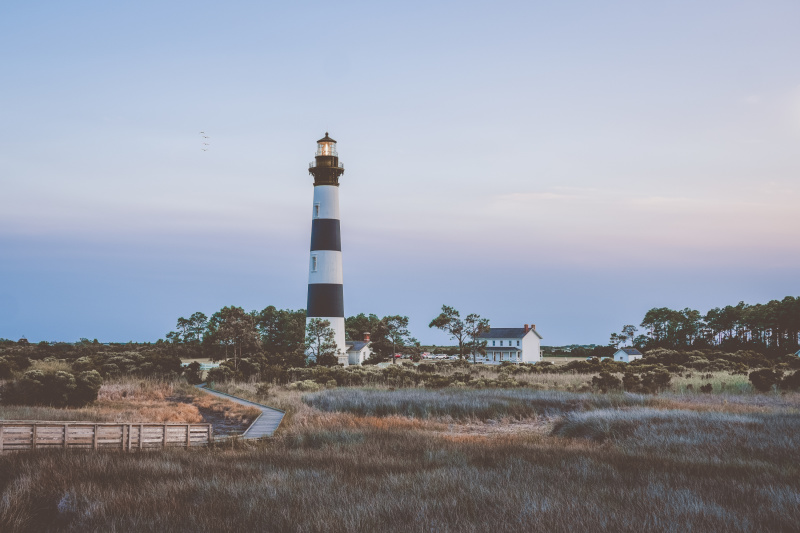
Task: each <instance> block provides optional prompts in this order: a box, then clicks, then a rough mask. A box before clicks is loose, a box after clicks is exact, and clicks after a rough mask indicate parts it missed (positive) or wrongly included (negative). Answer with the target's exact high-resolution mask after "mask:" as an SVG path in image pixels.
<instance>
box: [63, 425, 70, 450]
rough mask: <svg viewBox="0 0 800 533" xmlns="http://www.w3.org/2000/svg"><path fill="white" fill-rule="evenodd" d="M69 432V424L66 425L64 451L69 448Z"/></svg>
mask: <svg viewBox="0 0 800 533" xmlns="http://www.w3.org/2000/svg"><path fill="white" fill-rule="evenodd" d="M68 432H69V424H67V423H64V449H67V448H68V446H67V436H68V434H69V433H68Z"/></svg>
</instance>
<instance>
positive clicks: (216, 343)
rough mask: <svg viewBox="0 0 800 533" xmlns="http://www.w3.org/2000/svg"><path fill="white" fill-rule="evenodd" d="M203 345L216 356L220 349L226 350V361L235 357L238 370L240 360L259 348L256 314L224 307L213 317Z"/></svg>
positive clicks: (237, 308) (235, 365) (239, 308)
mask: <svg viewBox="0 0 800 533" xmlns="http://www.w3.org/2000/svg"><path fill="white" fill-rule="evenodd" d="M203 343H204V344H205V345H206V346H208V347H211V348H212V350H213V351H212V353H213V354H215V355H216V354H218V352H217V349H218V347H222V348H224V358H225V360H226V361H227V360H228V358H229V357H230V356H233V361H234V367H235V368H238V361H239V359H240V358H242V357H243V356H244V354H245V353H248V352H252V351H256V350H257V349H258V347H259V343H260V339H259V335H258V330H257V329H256V317H255V314H254V313H246V312H245V311H244V309H242V308H241V307H234V306H231V307H223V308H222V309H220V310H219V311H217V312H216V313H214V314H213V315H211V319H210V320H209V321H208V331H207V332H206V334H205V335H204V336H203ZM220 351H221V350H220ZM213 358H214V359H216V357H213Z"/></svg>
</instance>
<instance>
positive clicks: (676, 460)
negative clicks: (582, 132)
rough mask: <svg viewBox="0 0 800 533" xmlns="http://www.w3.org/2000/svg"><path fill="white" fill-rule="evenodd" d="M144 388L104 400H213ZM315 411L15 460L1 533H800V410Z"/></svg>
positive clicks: (289, 407)
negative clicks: (232, 431)
mask: <svg viewBox="0 0 800 533" xmlns="http://www.w3.org/2000/svg"><path fill="white" fill-rule="evenodd" d="M231 387H239V388H241V389H242V390H248V391H249V392H248V394H255V386H250V385H239V384H235V385H231ZM144 389H145V390H143V391H140V390H138V389H136V390H132V389H126V388H125V387H120V388H118V389H109V390H108V391H107V396H106V400H107V401H120V402H121V401H127V398H129V397H131V396H133V397H135V398H137V400H136V401H140V400H141V401H145V402H146V401H160V400H158V395H159V394H161V393H163V394H165V396H164V400H165V401H166V400H167V399H168V398H171V397H173V395H174V396H182V395H184V394H186V395H191V396H192V397H194V394H198V395H202V394H203V393H201V392H199V391H194V390H184V389H182V388H180V387H178V388H177V389H173V390H172V391H171V392H169V391H168V390H166V389H159V387H158V386H155V385H153V386H152V387H149V386H146V387H145V388H144ZM126 390H127V392H125V391H126ZM382 392H386V393H388V392H389V391H386V390H383V391H382ZM396 392H398V393H400V392H401V391H399V390H398V391H396ZM445 392H446V391H445ZM475 392H476V393H479V392H480V391H475ZM243 394H244V393H243ZM302 396H303V393H301V392H297V391H289V390H285V389H283V388H281V387H276V388H275V390H274V391H272V392H271V393H270V396H269V398H268V399H267V400H266V401H265V403H267V404H269V405H274V406H275V407H278V408H281V409H284V410H286V411H287V418H286V420H285V421H284V423H283V424H282V426H281V430H280V432H279V435H278V436H277V437H276V438H273V439H270V440H269V441H266V442H260V443H255V444H247V443H244V442H241V441H238V442H237V443H235V444H226V445H224V446H217V447H212V448H210V449H196V450H192V451H191V452H186V451H179V450H166V451H154V452H147V453H133V454H123V453H104V452H101V453H81V452H74V451H70V452H66V453H65V452H55V453H47V452H37V453H28V452H26V453H17V454H8V455H5V456H0V531H3V532H5V531H31V530H38V531H46V530H52V531H56V530H58V531H130V530H144V531H176V532H182V531H303V532H317V531H320V532H322V531H342V532H344V531H386V532H395V531H397V532H399V531H441V532H468V533H469V532H479V531H491V532H494V533H497V532H504V531H533V532H539V531H541V532H560V531H587V532H591V531H623V532H624V531H630V532H634V531H635V532H639V531H670V532H671V531H676V532H677V531H698V532H699V531H703V532H705V531H734V532H740V531H741V532H745V531H764V532H766V531H770V532H772V531H796V528H797V524H798V523H800V466H798V465H800V452H798V450H800V414H798V413H800V410H798V406H799V405H800V395H797V394H794V395H782V396H778V395H753V394H744V395H724V394H723V395H720V394H712V395H703V394H666V395H661V396H656V397H648V398H649V399H648V401H647V403H646V404H642V405H638V406H633V407H631V406H625V405H623V404H614V405H611V406H610V407H608V406H607V401H606V400H604V399H602V398H600V399H596V400H591V398H590V399H589V400H588V401H587V402H583V403H580V404H576V403H575V402H574V401H572V400H571V398H572V396H570V395H568V394H565V395H563V399H564V401H565V404H568V405H572V406H583V407H580V408H577V407H576V408H575V410H574V411H568V412H566V414H563V415H559V416H552V417H550V418H545V417H531V418H527V419H508V418H506V419H503V418H499V419H496V420H491V421H486V422H482V421H478V420H463V421H461V422H459V421H457V420H455V419H454V418H451V420H449V421H448V420H446V419H445V418H444V417H439V418H436V419H419V418H417V419H412V418H406V417H402V416H396V415H390V416H381V417H377V416H360V415H358V414H354V413H345V412H336V411H332V412H322V411H319V410H317V409H314V408H313V407H310V406H309V405H307V404H305V403H303V401H302ZM398 397H399V395H398ZM521 397H524V396H521ZM543 397H545V398H550V399H551V401H554V400H552V399H553V398H555V399H556V400H557V399H558V397H559V396H558V395H554V394H552V393H550V394H545V395H543ZM201 398H210V397H209V396H206V395H203V396H201ZM261 401H264V399H263V398H262V399H261ZM569 402H572V403H569ZM595 405H596V406H598V407H592V406H595ZM587 406H588V407H587ZM602 406H606V407H602Z"/></svg>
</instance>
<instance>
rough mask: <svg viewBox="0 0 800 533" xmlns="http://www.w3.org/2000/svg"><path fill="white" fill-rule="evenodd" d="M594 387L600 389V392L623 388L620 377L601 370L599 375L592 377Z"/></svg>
mask: <svg viewBox="0 0 800 533" xmlns="http://www.w3.org/2000/svg"><path fill="white" fill-rule="evenodd" d="M592 387H594V388H596V389H600V392H602V393H606V392H608V391H610V390H619V389H621V388H622V381H620V379H619V378H618V377H615V376H612V375H611V373H610V372H605V371H603V372H600V375H599V376H595V377H593V378H592Z"/></svg>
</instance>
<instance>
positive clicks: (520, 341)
mask: <svg viewBox="0 0 800 533" xmlns="http://www.w3.org/2000/svg"><path fill="white" fill-rule="evenodd" d="M480 339H481V340H485V341H486V358H487V359H488V360H489V361H491V362H501V361H511V362H512V363H535V362H537V361H541V360H542V352H541V346H540V341H541V340H542V336H541V335H539V332H538V331H536V324H531V326H530V327H528V324H525V325H524V327H521V328H491V329H489V331H487V332H486V333H484V334H483V335H481V336H480Z"/></svg>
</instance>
